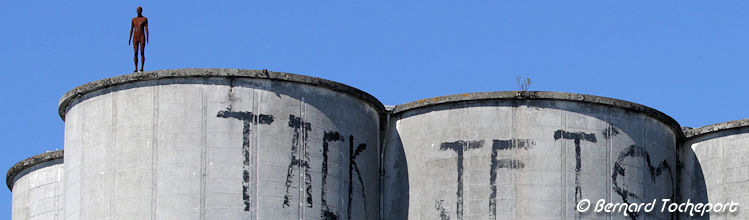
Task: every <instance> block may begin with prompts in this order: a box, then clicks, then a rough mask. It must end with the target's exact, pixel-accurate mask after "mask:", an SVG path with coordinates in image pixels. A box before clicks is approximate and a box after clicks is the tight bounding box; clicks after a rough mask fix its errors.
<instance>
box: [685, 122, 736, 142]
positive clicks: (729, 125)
mask: <svg viewBox="0 0 749 220" xmlns="http://www.w3.org/2000/svg"><path fill="white" fill-rule="evenodd" d="M743 127H749V118H747V119H741V120H735V121H727V122H721V123H717V124H712V125H708V126H703V127H699V128H693V129H689V130H687V131H685V132H684V135H685V136H686V137H687V138H689V139H691V138H695V137H698V136H702V135H705V134H708V133H713V132H720V131H724V130H730V129H736V128H743Z"/></svg>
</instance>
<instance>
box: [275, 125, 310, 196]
mask: <svg viewBox="0 0 749 220" xmlns="http://www.w3.org/2000/svg"><path fill="white" fill-rule="evenodd" d="M289 127H291V128H293V129H294V133H293V137H292V140H291V153H290V154H291V161H290V162H289V166H288V168H287V172H286V195H284V197H283V205H282V207H284V208H285V207H288V206H290V205H291V193H290V192H289V190H290V189H291V184H292V183H293V177H294V169H295V168H296V167H299V169H302V168H303V169H304V174H302V175H304V187H305V188H304V190H305V193H306V198H305V199H306V200H305V201H306V202H307V207H308V208H312V191H311V190H312V176H311V175H310V173H309V169H310V166H309V152H308V150H307V136H308V134H309V132H310V131H311V130H312V126H311V125H310V123H308V122H304V121H303V120H302V118H300V117H297V116H294V115H289ZM300 139H301V140H300ZM300 141H301V142H300ZM300 151H301V152H302V153H301V155H300V158H297V153H299V152H300Z"/></svg>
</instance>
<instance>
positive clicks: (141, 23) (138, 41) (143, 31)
mask: <svg viewBox="0 0 749 220" xmlns="http://www.w3.org/2000/svg"><path fill="white" fill-rule="evenodd" d="M137 12H138V17H134V18H133V20H132V22H131V23H130V36H129V37H128V39H127V44H128V45H130V40H132V41H133V60H134V62H135V70H133V72H137V71H138V47H140V71H141V72H143V66H145V62H146V55H145V52H144V50H145V49H146V43H148V36H150V34H148V19H147V18H146V17H143V8H141V7H140V6H139V7H138V9H137ZM133 30H135V35H133Z"/></svg>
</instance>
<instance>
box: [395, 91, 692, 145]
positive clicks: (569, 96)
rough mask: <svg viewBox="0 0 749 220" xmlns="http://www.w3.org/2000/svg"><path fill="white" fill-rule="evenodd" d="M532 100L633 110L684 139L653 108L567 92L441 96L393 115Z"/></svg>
mask: <svg viewBox="0 0 749 220" xmlns="http://www.w3.org/2000/svg"><path fill="white" fill-rule="evenodd" d="M501 99H508V100H530V99H547V100H563V101H573V102H585V103H592V104H599V105H607V106H613V107H618V108H622V109H625V110H631V111H635V112H640V113H642V114H645V115H647V116H650V117H652V118H654V119H657V120H659V121H661V122H663V123H664V124H666V125H668V126H669V127H671V130H673V132H674V133H675V134H676V136H677V139H682V138H683V137H684V133H683V132H682V130H681V126H680V125H679V123H678V122H676V120H674V119H673V118H671V116H668V115H666V114H665V113H663V112H660V111H658V110H655V109H653V108H650V107H647V106H644V105H641V104H637V103H634V102H629V101H624V100H619V99H614V98H608V97H602V96H594V95H585V94H576V93H567V92H550V91H497V92H477V93H464V94H456V95H447V96H439V97H434V98H428V99H422V100H418V101H414V102H409V103H405V104H400V105H397V106H395V108H394V109H393V111H392V113H393V114H399V113H403V112H406V111H409V110H413V109H418V108H423V107H427V106H433V105H440V104H446V103H455V102H468V101H479V100H501Z"/></svg>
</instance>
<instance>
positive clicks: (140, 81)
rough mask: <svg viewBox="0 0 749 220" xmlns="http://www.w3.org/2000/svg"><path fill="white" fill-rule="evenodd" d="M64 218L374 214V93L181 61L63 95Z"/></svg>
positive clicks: (376, 210) (376, 140) (352, 216)
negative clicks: (171, 66)
mask: <svg viewBox="0 0 749 220" xmlns="http://www.w3.org/2000/svg"><path fill="white" fill-rule="evenodd" d="M60 113H61V116H62V117H63V118H64V120H65V151H66V152H65V154H66V155H65V156H66V158H65V163H66V164H65V195H66V196H65V219H330V218H338V219H377V218H378V217H379V210H380V208H379V201H378V196H379V192H380V186H379V181H378V180H379V178H378V171H379V158H378V156H379V154H378V153H379V146H380V143H379V139H380V138H379V137H380V134H379V130H380V129H379V128H380V121H379V120H380V114H383V113H384V108H383V106H382V104H381V103H379V102H378V101H377V100H376V99H374V98H373V97H371V96H369V95H368V94H366V93H364V92H361V91H359V90H356V89H354V88H351V87H348V86H345V85H342V84H339V83H335V82H331V81H327V80H322V79H317V78H312V77H306V76H299V75H294V74H286V73H277V72H267V71H250V70H233V69H182V70H165V71H155V72H145V73H136V74H130V75H124V76H119V77H115V78H110V79H106V80H101V81H97V82H93V83H89V84H86V85H84V86H81V87H79V88H76V89H74V90H73V91H71V92H69V93H68V94H66V95H65V96H63V98H62V100H61V105H60Z"/></svg>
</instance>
